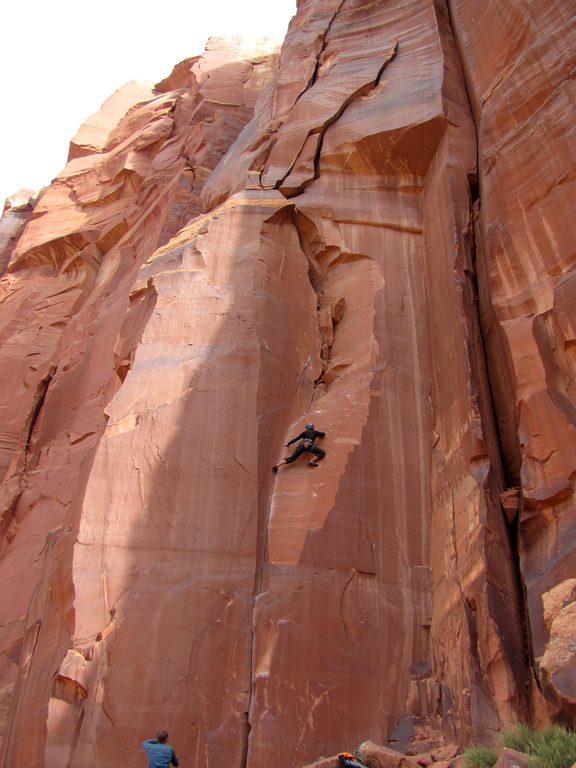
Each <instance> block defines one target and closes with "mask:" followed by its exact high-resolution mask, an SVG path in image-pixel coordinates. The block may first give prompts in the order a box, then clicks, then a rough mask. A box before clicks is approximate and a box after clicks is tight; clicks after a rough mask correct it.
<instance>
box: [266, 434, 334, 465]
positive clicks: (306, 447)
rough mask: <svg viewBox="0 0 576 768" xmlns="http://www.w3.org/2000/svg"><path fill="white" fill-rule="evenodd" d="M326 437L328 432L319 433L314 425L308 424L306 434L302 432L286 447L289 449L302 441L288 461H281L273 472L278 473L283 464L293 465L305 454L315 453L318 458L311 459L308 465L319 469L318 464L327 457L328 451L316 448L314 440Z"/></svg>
mask: <svg viewBox="0 0 576 768" xmlns="http://www.w3.org/2000/svg"><path fill="white" fill-rule="evenodd" d="M325 436H326V432H319V431H318V430H317V429H314V424H306V429H305V430H304V432H301V433H300V434H299V435H298V436H297V437H295V438H294V439H292V440H290V442H288V443H286V445H285V447H286V448H288V446H289V445H292V443H295V442H296V440H300V442H299V443H298V445H297V446H296V448H295V449H294V451H293V453H292V455H291V456H288V457H287V458H286V459H282V461H279V462H278V464H276V465H275V466H274V467H273V471H274V472H278V469H279V467H281V466H282V464H291V463H292V462H293V461H296V459H297V458H298V457H299V456H301V455H302V454H303V453H313V454H314V456H315V457H316V458H315V459H311V460H310V461H309V462H308V464H309V466H311V467H319V466H320V465H319V464H318V462H319V461H322V459H323V458H324V456H326V451H323V450H322V448H318V447H317V446H315V445H314V440H316V438H317V437H325Z"/></svg>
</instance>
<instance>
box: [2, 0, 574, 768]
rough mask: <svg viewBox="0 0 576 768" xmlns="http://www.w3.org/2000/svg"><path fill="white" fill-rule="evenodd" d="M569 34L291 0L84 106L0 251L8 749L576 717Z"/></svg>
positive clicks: (329, 748) (515, 21)
mask: <svg viewBox="0 0 576 768" xmlns="http://www.w3.org/2000/svg"><path fill="white" fill-rule="evenodd" d="M479 16H481V18H479ZM479 29H482V34H481V35H480V34H479V33H478V30H479ZM486 30H488V32H489V33H488V34H485V31H486ZM508 33H509V34H508ZM573 40H574V27H573V19H572V18H571V14H570V9H569V7H568V3H555V4H553V3H549V4H547V3H541V4H538V8H535V7H534V4H532V3H520V4H519V3H512V2H499V3H497V4H496V3H494V4H490V3H487V4H486V6H485V7H483V9H482V11H481V12H479V11H478V8H477V4H475V3H472V2H471V1H470V0H454V1H453V2H452V1H450V2H448V3H445V2H443V0H437V2H428V1H427V0H410V1H409V2H406V1H405V0H403V1H402V2H400V0H397V1H396V0H393V2H390V3H387V4H380V3H368V4H367V3H365V2H360V0H301V2H299V7H298V13H297V15H296V16H295V18H294V19H293V20H292V23H291V25H290V28H289V31H288V35H287V38H286V40H285V42H284V45H283V47H282V51H281V54H280V57H279V59H278V57H277V55H276V54H275V53H271V54H270V53H267V52H266V50H265V48H264V46H262V47H261V48H260V49H258V50H251V51H248V50H247V49H245V48H243V47H242V44H241V42H240V41H233V42H232V43H228V44H225V43H224V42H223V41H213V42H211V43H210V44H209V46H208V48H207V50H206V52H205V53H204V54H203V56H200V57H196V58H194V59H190V60H188V61H186V62H183V63H182V64H180V65H178V66H177V67H176V68H175V69H174V71H173V73H172V75H171V76H170V77H169V78H167V80H165V81H163V82H162V83H160V84H158V85H157V86H156V87H155V88H154V89H150V90H149V92H148V93H146V92H145V91H143V88H144V86H142V85H137V84H129V86H126V87H125V89H121V90H120V91H119V92H118V93H117V94H115V96H114V97H112V99H111V100H109V102H107V104H106V105H105V106H104V108H103V110H102V112H101V113H100V114H99V115H96V116H93V117H92V118H90V119H89V121H88V122H87V123H86V124H85V126H83V127H82V129H81V130H80V131H79V132H78V134H77V135H76V137H75V138H74V139H73V141H72V144H71V152H70V162H69V164H68V165H67V167H66V168H65V169H64V171H63V172H62V174H60V176H59V177H58V178H57V179H56V180H55V181H54V182H53V184H52V186H51V187H50V188H48V189H47V190H46V191H45V192H44V193H43V195H42V196H41V198H40V200H39V201H38V202H37V203H36V205H35V207H34V210H33V213H32V218H31V220H30V221H29V223H28V224H27V225H26V227H25V229H24V230H23V233H22V235H21V236H20V238H19V240H18V242H17V244H16V247H15V248H14V250H12V251H11V253H10V260H9V263H8V268H7V272H6V275H5V276H4V278H3V279H2V281H1V282H0V287H1V290H2V304H1V314H0V317H1V318H2V321H3V322H2V325H1V331H0V334H1V335H0V342H1V344H2V353H1V363H2V375H3V381H4V382H5V383H6V385H5V387H4V388H3V390H2V394H1V396H2V398H3V402H2V403H1V404H0V408H1V412H2V415H3V419H2V422H3V427H4V435H3V437H2V441H1V442H0V449H1V452H0V466H1V467H2V474H3V484H2V499H1V501H2V507H1V514H2V517H1V531H2V536H3V538H2V544H1V550H0V555H1V559H0V583H2V584H6V585H7V596H6V599H5V601H4V602H3V604H2V606H1V607H0V650H1V655H0V695H1V702H0V718H1V719H2V724H3V728H4V737H3V749H2V758H1V761H0V765H1V766H8V765H11V764H14V763H16V764H18V765H30V766H32V765H34V766H41V765H46V766H52V765H54V766H55V765H68V766H71V767H72V766H86V765H100V766H108V765H110V766H112V765H116V764H117V763H118V762H119V761H121V762H123V764H125V765H127V766H132V765H133V766H136V765H138V764H139V762H141V759H142V755H141V754H140V747H139V743H140V741H141V739H143V738H145V737H148V736H149V735H150V734H153V733H154V732H155V731H156V730H157V729H158V728H160V727H166V728H167V729H168V730H169V731H170V733H171V740H172V742H173V744H174V746H175V748H176V750H177V752H179V753H180V754H181V756H182V758H183V759H185V760H189V761H194V762H195V764H196V765H198V766H199V767H200V766H210V765H216V764H222V762H226V763H229V764H232V765H240V766H242V765H245V764H248V765H249V766H254V768H260V767H261V766H264V765H266V764H268V763H269V762H270V756H271V755H274V756H277V759H278V760H279V761H281V762H282V763H283V764H289V765H294V766H297V765H302V764H304V763H307V762H310V761H311V760H313V759H315V758H317V757H318V756H319V755H322V754H333V753H335V752H337V751H338V750H339V749H341V748H344V747H348V748H350V747H352V746H354V745H356V744H358V743H359V742H360V741H362V740H364V739H366V738H371V739H372V740H373V741H375V742H377V743H386V741H387V740H388V739H393V740H394V741H396V742H397V746H399V747H402V746H405V745H406V744H407V743H408V742H412V745H413V746H414V744H415V743H416V744H417V743H418V742H419V741H420V742H424V741H425V740H426V739H430V738H432V737H433V738H435V739H436V740H437V741H438V740H442V739H443V738H445V739H448V740H453V741H457V742H459V743H461V744H465V743H468V742H469V741H470V740H481V739H482V740H490V739H491V738H493V736H494V734H495V733H496V732H497V731H498V730H500V729H501V728H502V727H503V726H505V725H508V724H509V723H511V722H516V721H518V720H526V719H528V720H529V719H532V720H534V721H536V722H542V721H545V720H546V719H548V718H550V717H552V718H559V719H562V718H568V717H569V716H571V714H573V707H574V700H575V696H576V689H575V688H574V682H573V658H572V656H571V655H570V654H569V653H567V652H566V649H567V648H568V649H569V648H570V647H571V646H570V630H569V627H570V626H571V624H570V617H571V615H572V607H573V605H574V589H573V577H574V574H573V566H572V567H571V565H570V563H571V562H573V545H572V543H571V542H572V540H573V537H571V536H570V532H571V526H573V525H574V514H573V506H572V469H571V464H572V459H573V452H574V448H573V444H574V443H573V441H572V440H571V433H572V430H573V423H574V419H573V393H572V387H573V384H572V381H573V373H572V367H571V366H572V361H571V357H570V349H571V344H572V341H573V332H572V319H571V318H572V313H571V312H570V274H571V267H572V259H571V253H572V250H573V249H572V248H571V244H570V243H569V241H568V237H569V231H568V222H569V220H570V219H569V214H568V210H567V206H568V199H569V195H568V193H569V190H570V185H571V184H572V183H573V182H572V179H573V168H574V162H573V150H574V142H573V141H571V137H570V131H571V130H572V128H571V124H570V121H569V114H570V113H569V109H568V103H569V96H570V86H571V82H572V81H571V80H570V73H571V71H572V70H571V68H570V66H571V65H570V55H571V54H570V51H572V50H573V49H574V46H573V45H570V41H573ZM488 44H490V48H489V49H487V48H486V46H487V45H488ZM527 90H529V91H530V98H527V96H526V91H527ZM544 141H546V142H547V146H549V153H550V155H551V158H550V162H548V163H546V165H545V167H543V164H542V163H541V162H540V154H539V151H540V150H539V148H540V147H541V146H542V143H543V142H544ZM306 421H313V422H314V423H315V424H316V425H317V427H318V428H319V429H322V430H325V431H326V433H327V436H326V438H325V439H324V440H323V441H322V444H323V447H324V448H325V450H326V451H327V457H326V459H325V461H324V463H323V464H322V468H321V469H319V470H312V469H310V468H309V467H308V466H307V464H306V462H305V461H304V460H300V461H299V462H298V463H296V464H294V465H291V466H289V467H283V468H282V469H281V470H280V472H279V473H278V475H276V476H274V475H273V474H272V473H271V471H270V470H271V467H272V465H273V464H274V463H275V462H276V461H277V460H278V459H279V458H280V457H281V456H282V455H285V454H286V451H285V449H283V447H282V446H283V445H284V444H285V443H286V442H287V441H288V440H289V439H290V438H292V437H293V436H294V435H296V434H298V432H300V430H301V429H302V427H303V425H304V423H305V422H306Z"/></svg>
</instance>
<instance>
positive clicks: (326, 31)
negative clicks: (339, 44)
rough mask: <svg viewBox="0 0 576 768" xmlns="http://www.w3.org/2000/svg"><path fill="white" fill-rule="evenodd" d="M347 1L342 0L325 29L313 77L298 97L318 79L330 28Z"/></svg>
mask: <svg viewBox="0 0 576 768" xmlns="http://www.w3.org/2000/svg"><path fill="white" fill-rule="evenodd" d="M345 2H346V0H342V2H341V3H340V5H339V6H338V8H336V10H335V11H334V14H333V16H332V18H331V19H330V21H329V22H328V24H327V26H326V29H325V30H324V33H323V34H322V35H321V37H320V50H319V51H318V55H317V56H316V66H315V67H314V71H313V72H312V77H311V78H310V80H309V82H308V85H307V86H306V88H305V89H304V90H303V91H302V93H301V94H300V96H298V99H300V98H301V97H302V95H303V94H304V93H306V91H307V90H309V89H310V88H311V87H312V86H313V85H314V83H315V82H316V80H318V72H319V70H320V66H321V64H322V56H323V55H324V51H325V50H326V46H327V45H328V35H329V34H330V30H331V29H332V25H333V24H334V20H335V19H336V16H338V14H339V13H340V12H341V10H342V8H343V6H344V3H345ZM298 99H297V100H298Z"/></svg>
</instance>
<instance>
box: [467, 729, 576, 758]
mask: <svg viewBox="0 0 576 768" xmlns="http://www.w3.org/2000/svg"><path fill="white" fill-rule="evenodd" d="M499 741H500V744H501V745H502V747H508V749H515V750H516V751H517V752H523V753H524V754H526V755H528V766H529V768H572V765H574V763H576V733H575V732H574V731H567V730H566V728H563V727H562V726H559V725H554V726H553V727H552V728H547V729H546V730H545V731H540V732H538V733H537V732H536V731H534V729H533V728H531V727H530V726H529V725H526V724H524V723H522V724H520V725H518V726H517V727H516V728H508V729H506V730H505V731H502V733H501V734H500V739H499ZM464 758H465V760H466V768H492V766H493V765H494V764H495V763H496V760H497V759H498V754H497V752H496V750H495V749H493V748H492V747H487V746H485V745H484V744H474V745H473V746H472V747H468V749H466V750H465V751H464Z"/></svg>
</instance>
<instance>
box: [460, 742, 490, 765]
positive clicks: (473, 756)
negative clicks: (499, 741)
mask: <svg viewBox="0 0 576 768" xmlns="http://www.w3.org/2000/svg"><path fill="white" fill-rule="evenodd" d="M464 757H465V759H466V768H492V766H493V765H494V763H495V762H496V760H497V759H498V755H497V754H496V750H495V749H492V747H487V746H485V745H484V744H473V745H472V746H471V747H468V749H466V750H465V751H464Z"/></svg>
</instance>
